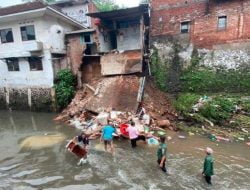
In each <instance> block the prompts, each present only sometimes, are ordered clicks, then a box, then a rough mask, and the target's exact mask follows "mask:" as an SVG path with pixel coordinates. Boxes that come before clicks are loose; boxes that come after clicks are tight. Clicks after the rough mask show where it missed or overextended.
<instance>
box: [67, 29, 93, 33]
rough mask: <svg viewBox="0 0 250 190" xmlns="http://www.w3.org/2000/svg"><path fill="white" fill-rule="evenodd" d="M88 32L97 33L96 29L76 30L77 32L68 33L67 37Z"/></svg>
mask: <svg viewBox="0 0 250 190" xmlns="http://www.w3.org/2000/svg"><path fill="white" fill-rule="evenodd" d="M87 32H95V29H93V28H90V29H84V30H76V31H72V32H67V33H66V34H67V35H70V34H79V33H87Z"/></svg>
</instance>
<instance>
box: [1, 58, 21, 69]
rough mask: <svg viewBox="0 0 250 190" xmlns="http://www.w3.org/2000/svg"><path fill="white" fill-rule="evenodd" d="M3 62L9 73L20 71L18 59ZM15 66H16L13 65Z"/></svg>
mask: <svg viewBox="0 0 250 190" xmlns="http://www.w3.org/2000/svg"><path fill="white" fill-rule="evenodd" d="M5 62H6V65H7V68H8V71H9V72H18V71H20V67H19V59H18V58H16V57H10V58H5ZM15 64H16V65H15Z"/></svg>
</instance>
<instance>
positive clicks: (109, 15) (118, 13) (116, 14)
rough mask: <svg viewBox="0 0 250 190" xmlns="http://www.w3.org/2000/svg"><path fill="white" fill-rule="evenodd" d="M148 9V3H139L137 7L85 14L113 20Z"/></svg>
mask: <svg viewBox="0 0 250 190" xmlns="http://www.w3.org/2000/svg"><path fill="white" fill-rule="evenodd" d="M146 11H148V4H141V5H140V6H138V7H132V8H127V9H118V10H114V11H105V12H95V13H87V14H86V15H87V16H90V17H94V18H100V19H106V20H115V19H119V18H122V17H124V18H125V17H136V16H139V15H141V14H142V13H144V12H146Z"/></svg>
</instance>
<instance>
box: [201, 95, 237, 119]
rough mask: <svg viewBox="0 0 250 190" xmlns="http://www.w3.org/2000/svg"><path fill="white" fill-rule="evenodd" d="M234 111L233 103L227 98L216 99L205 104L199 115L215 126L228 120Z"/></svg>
mask: <svg viewBox="0 0 250 190" xmlns="http://www.w3.org/2000/svg"><path fill="white" fill-rule="evenodd" d="M233 111H234V103H233V102H232V101H230V100H229V99H227V98H222V97H216V98H214V99H213V100H211V101H208V102H207V103H205V105H204V106H203V107H202V108H201V109H200V111H199V113H200V114H201V115H202V116H203V117H205V118H207V119H209V120H211V121H212V122H215V123H217V124H220V123H222V122H223V121H225V120H228V119H229V118H230V117H231V116H232V113H233Z"/></svg>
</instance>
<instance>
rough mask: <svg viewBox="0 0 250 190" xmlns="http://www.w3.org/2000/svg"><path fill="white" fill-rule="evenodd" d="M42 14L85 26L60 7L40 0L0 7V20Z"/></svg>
mask: <svg viewBox="0 0 250 190" xmlns="http://www.w3.org/2000/svg"><path fill="white" fill-rule="evenodd" d="M44 14H48V15H51V16H53V17H56V18H59V19H61V20H64V21H65V22H67V23H69V24H71V25H74V26H76V27H78V28H86V27H85V26H83V25H82V24H81V23H79V22H78V21H76V20H74V19H72V18H71V17H69V16H67V15H65V14H64V13H63V12H61V9H60V8H59V7H57V6H54V5H48V4H46V3H44V2H42V1H40V0H38V1H34V2H28V3H24V4H19V5H14V6H10V7H4V8H0V21H2V22H3V21H5V22H9V21H12V20H16V19H17V17H18V18H19V19H26V18H30V17H32V16H34V17H37V16H43V15H44Z"/></svg>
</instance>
